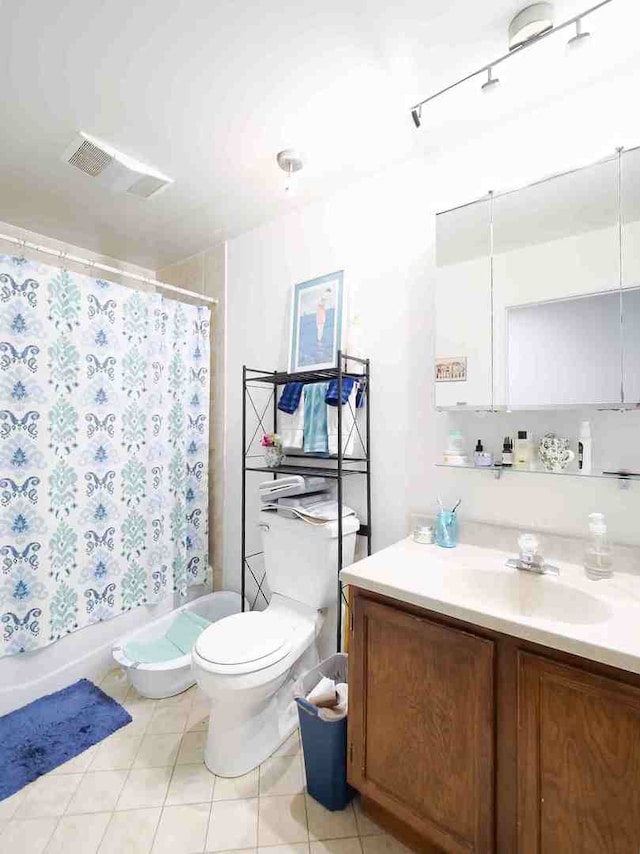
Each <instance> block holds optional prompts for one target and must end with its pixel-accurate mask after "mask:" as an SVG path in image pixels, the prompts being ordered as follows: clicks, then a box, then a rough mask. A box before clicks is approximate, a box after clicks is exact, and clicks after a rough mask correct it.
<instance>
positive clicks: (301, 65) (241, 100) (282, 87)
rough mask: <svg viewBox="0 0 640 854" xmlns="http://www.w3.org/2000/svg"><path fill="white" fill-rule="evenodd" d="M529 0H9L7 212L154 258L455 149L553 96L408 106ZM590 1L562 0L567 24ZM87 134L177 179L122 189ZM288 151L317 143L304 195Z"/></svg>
mask: <svg viewBox="0 0 640 854" xmlns="http://www.w3.org/2000/svg"><path fill="white" fill-rule="evenodd" d="M630 2H631V0H614V2H613V4H611V5H612V6H618V7H620V8H622V7H625V8H626V9H627V11H628V10H629V9H630V8H632V6H633V3H632V2H631V5H630ZM625 4H626V5H625ZM522 5H525V4H524V3H522V2H518V0H486V2H484V3H481V2H477V0H394V2H386V3H385V2H382V0H323V2H313V3H312V2H308V0H303V2H300V0H297V2H293V0H253V2H247V0H244V2H243V0H179V2H178V1H177V0H136V2H135V3H132V2H131V0H109V2H104V3H87V0H55V2H43V0H4V3H2V2H1V0H0V31H1V32H2V33H3V49H2V51H1V52H0V80H2V96H1V97H0V220H4V221H7V222H10V223H12V224H14V225H18V226H22V227H24V228H28V229H31V230H33V231H37V232H40V233H43V234H47V235H49V236H52V237H56V238H58V239H60V240H63V241H67V242H69V243H74V244H76V245H80V246H84V247H86V248H87V249H91V250H94V251H98V252H102V253H104V254H108V255H111V256H114V257H118V258H121V259H124V260H127V261H130V262H133V263H138V264H141V265H144V266H147V267H151V268H158V267H161V266H163V265H165V264H167V263H170V262H172V261H175V260H178V259H180V258H183V257H186V256H188V255H191V254H193V253H195V252H197V251H199V250H201V249H203V248H205V247H206V246H210V245H213V244H215V243H217V242H220V241H221V240H223V239H225V238H226V237H229V236H232V235H234V234H237V233H239V232H241V231H243V230H246V229H248V228H250V227H252V226H254V225H256V224H258V223H260V222H263V221H265V220H266V219H268V218H270V217H272V216H274V215H277V214H278V213H280V212H282V211H284V210H286V209H287V208H288V207H290V206H291V205H294V204H300V203H302V202H304V201H305V200H307V199H309V198H318V197H322V196H323V195H326V194H329V193H331V192H333V191H335V190H336V189H337V188H339V187H341V186H344V185H345V184H346V183H349V182H351V181H354V180H356V179H357V178H358V177H359V176H361V175H363V174H367V173H370V172H372V171H375V170H377V169H379V168H381V167H383V166H384V165H386V164H388V163H390V162H394V161H396V160H401V159H404V158H406V157H409V156H411V155H414V154H418V153H420V152H427V153H428V152H430V151H432V152H435V151H437V150H443V149H444V150H446V149H450V148H451V146H453V145H455V144H456V143H457V142H458V141H459V140H462V139H464V140H467V139H468V138H469V136H470V134H472V133H480V132H481V131H486V130H487V129H488V128H489V127H490V126H491V124H492V123H493V124H494V125H495V123H496V122H499V121H503V120H505V119H508V118H512V117H513V116H514V115H517V114H518V113H519V112H522V111H526V110H530V109H532V108H534V107H535V106H537V105H538V104H539V103H540V100H541V98H543V100H544V97H546V96H544V97H543V96H542V95H541V93H540V90H539V87H537V86H535V85H533V86H531V87H530V90H527V89H526V87H523V86H522V85H520V84H519V85H518V87H517V97H516V98H515V100H514V99H513V98H512V99H511V101H509V100H505V101H503V102H502V104H501V103H500V101H498V100H497V99H496V98H492V99H491V100H492V101H493V102H495V103H496V104H498V107H497V111H496V109H495V108H494V107H493V106H492V108H491V110H487V109H486V103H484V102H486V100H487V99H483V100H482V101H481V100H480V99H479V98H478V95H477V88H478V84H477V81H475V82H474V83H473V91H471V90H469V91H468V92H467V93H466V95H465V93H462V96H464V97H468V98H473V99H474V101H473V103H474V106H473V107H469V103H470V102H466V106H465V102H463V101H460V100H458V101H456V100H453V101H452V102H451V104H452V105H453V107H454V109H455V110H456V113H455V114H454V115H452V114H451V113H449V114H444V113H443V114H441V115H438V113H437V111H435V110H434V114H433V115H434V124H433V125H432V126H429V123H428V122H427V125H428V126H427V128H423V129H422V131H420V132H418V131H415V129H414V128H413V125H412V123H411V120H410V118H409V115H408V108H409V107H410V106H411V104H412V103H414V102H415V101H416V100H419V99H420V98H422V97H425V96H426V95H428V94H429V93H430V92H431V91H433V90H435V89H438V88H440V87H441V86H444V85H446V84H447V83H449V82H451V80H452V79H453V78H455V77H458V76H461V75H462V74H464V73H467V72H468V71H470V70H471V69H473V68H475V67H476V66H479V65H481V64H484V63H485V62H486V61H488V60H489V59H491V58H493V57H495V56H496V55H497V54H499V53H501V52H502V51H503V50H504V48H505V32H506V26H507V24H508V21H509V19H510V18H511V17H512V15H513V14H514V13H515V12H516V11H518V9H519V8H520V6H522ZM587 5H589V4H588V2H586V1H585V0H582V2H580V0H556V10H557V19H562V18H565V17H568V16H570V15H571V14H574V13H575V12H577V11H579V10H580V9H582V8H584V7H585V6H587ZM594 17H595V16H594ZM628 29H629V31H630V33H631V30H632V28H631V27H629V28H628ZM635 32H636V31H634V36H635ZM556 38H558V37H556ZM549 41H551V40H549ZM635 41H636V39H635V37H634V38H633V39H631V38H630V39H629V46H628V47H626V48H625V47H624V45H623V48H622V49H621V47H620V39H619V38H617V39H616V47H615V50H614V51H610V52H609V54H607V55H606V57H605V54H604V53H603V52H602V51H600V52H598V51H596V52H597V55H598V56H599V57H600V59H602V62H601V63H600V65H597V64H596V65H597V67H596V65H592V64H590V65H587V66H585V71H584V73H583V74H582V76H580V79H578V78H577V77H575V78H574V77H572V78H570V79H567V81H566V86H565V88H564V89H563V91H564V93H565V94H566V91H567V88H566V87H567V86H578V85H583V84H585V83H587V82H589V81H590V80H591V79H592V78H593V76H594V74H597V75H599V76H600V77H601V76H602V75H603V74H607V73H610V72H611V70H612V69H614V68H616V69H618V70H620V69H622V70H624V69H625V68H627V67H630V65H631V64H632V63H633V62H635V63H636V66H637V58H638V54H637V53H636V51H638V50H640V47H638V46H636V45H635V43H634V42H635ZM540 47H541V48H542V46H540ZM536 50H538V48H536V49H534V50H532V51H531V53H532V54H533V53H534V52H535V51H536ZM590 50H592V49H591V48H590ZM516 61H517V60H514V62H513V65H514V66H515V65H516ZM509 65H511V63H507V65H506V66H504V75H505V76H507V77H508V75H507V66H509ZM523 68H524V66H523ZM525 72H526V68H524V72H523V73H525ZM527 73H529V72H527ZM529 76H530V77H531V74H530V73H529ZM563 85H564V82H563ZM554 86H555V89H556V90H557V91H558V92H559V91H560V89H561V88H562V86H560V85H559V84H558V82H557V81H554ZM503 88H504V87H503ZM634 109H635V107H634ZM78 130H84V131H86V132H87V133H89V134H91V135H93V136H96V137H98V138H99V139H102V140H104V141H106V142H108V143H110V144H112V145H114V146H115V147H117V148H119V149H120V150H121V151H123V152H125V153H127V154H129V155H131V156H133V157H135V158H137V159H139V160H142V161H144V162H146V163H149V164H150V165H152V166H154V167H155V168H156V169H158V170H160V171H161V172H163V173H165V174H167V175H169V176H171V177H172V178H173V179H174V180H175V184H174V185H173V186H171V187H170V188H169V189H167V190H166V191H165V192H164V193H162V194H161V195H159V196H158V197H157V198H154V199H151V200H149V201H143V200H140V199H137V198H133V197H129V196H125V195H114V194H111V193H110V192H109V191H108V190H106V189H105V188H103V187H102V186H101V185H100V184H98V183H96V182H95V181H93V180H92V179H91V178H90V177H88V176H86V175H84V174H82V173H80V172H77V171H75V170H74V169H73V168H72V167H70V166H67V165H66V164H65V163H63V162H61V160H60V156H61V154H62V152H63V151H64V149H65V148H66V146H67V145H68V144H69V142H70V141H72V140H73V138H74V135H75V134H76V133H77V131H78ZM290 146H294V147H299V148H302V149H303V150H304V151H305V152H306V154H307V156H308V165H307V166H306V167H305V169H304V170H303V173H302V174H301V176H300V182H299V183H300V190H301V194H300V196H299V197H298V199H297V200H296V199H289V198H286V197H285V195H284V193H283V190H282V174H281V173H280V172H279V170H278V168H277V166H276V164H275V154H276V152H277V151H278V150H280V149H282V148H285V147H290Z"/></svg>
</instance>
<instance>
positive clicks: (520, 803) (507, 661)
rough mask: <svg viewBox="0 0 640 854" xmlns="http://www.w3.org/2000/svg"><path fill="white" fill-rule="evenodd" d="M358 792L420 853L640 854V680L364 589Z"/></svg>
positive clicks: (359, 614)
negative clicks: (639, 852)
mask: <svg viewBox="0 0 640 854" xmlns="http://www.w3.org/2000/svg"><path fill="white" fill-rule="evenodd" d="M350 599H351V619H350V641H349V643H350V646H349V653H350V657H349V661H350V664H349V748H348V776H349V782H350V783H351V784H352V785H353V786H354V787H355V788H356V789H358V790H359V792H360V793H361V795H362V797H363V805H364V808H365V811H367V812H369V814H370V815H371V816H372V817H373V818H374V819H376V820H378V821H379V822H380V823H381V824H383V825H384V826H386V827H387V828H388V829H389V830H390V831H391V832H392V833H394V834H395V835H397V836H399V837H400V838H401V839H402V840H403V841H405V842H406V843H407V844H409V845H411V846H412V847H413V848H414V849H415V850H416V851H420V852H455V854H458V852H478V854H483V852H494V851H495V852H499V854H534V853H535V854H604V852H606V854H637V852H638V851H640V677H638V676H636V675H635V674H632V673H627V672H625V671H620V670H617V669H614V668H610V667H607V666H605V665H601V664H598V663H595V662H590V661H587V660H585V659H580V658H577V657H575V656H571V655H568V654H566V653H562V652H556V651H554V650H551V649H547V648H546V647H540V646H538V645H536V644H533V643H529V642H527V641H523V640H520V639H517V638H513V637H510V636H507V635H503V634H500V633H498V632H494V631H491V630H488V629H484V628H481V627H476V626H473V625H469V624H467V623H462V622H460V621H458V620H454V619H452V618H449V617H446V616H443V615H440V614H436V613H433V612H430V611H424V610H422V609H419V608H416V607H414V606H412V605H405V604H404V603H400V602H397V601H395V600H391V599H386V598H385V597H381V596H379V595H377V594H374V593H369V592H366V591H364V590H360V589H357V588H353V587H352V588H350Z"/></svg>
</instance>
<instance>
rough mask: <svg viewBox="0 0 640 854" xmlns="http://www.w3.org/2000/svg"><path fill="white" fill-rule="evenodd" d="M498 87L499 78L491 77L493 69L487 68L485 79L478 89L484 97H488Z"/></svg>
mask: <svg viewBox="0 0 640 854" xmlns="http://www.w3.org/2000/svg"><path fill="white" fill-rule="evenodd" d="M499 85H500V80H499V78H498V77H493V68H491V67H489V68H488V69H487V79H486V80H485V81H484V83H483V84H482V86H481V87H480V88H481V89H482V91H483V92H484V94H485V95H489V94H491V93H492V92H495V91H496V89H497V88H498V86H499Z"/></svg>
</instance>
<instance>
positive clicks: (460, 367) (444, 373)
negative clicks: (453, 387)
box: [436, 356, 467, 383]
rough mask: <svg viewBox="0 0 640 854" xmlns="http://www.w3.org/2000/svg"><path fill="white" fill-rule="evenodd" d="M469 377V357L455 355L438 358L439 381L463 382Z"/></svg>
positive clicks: (437, 372) (437, 371)
mask: <svg viewBox="0 0 640 854" xmlns="http://www.w3.org/2000/svg"><path fill="white" fill-rule="evenodd" d="M466 379H467V357H466V356H453V357H447V358H437V359H436V382H437V383H463V382H465V381H466Z"/></svg>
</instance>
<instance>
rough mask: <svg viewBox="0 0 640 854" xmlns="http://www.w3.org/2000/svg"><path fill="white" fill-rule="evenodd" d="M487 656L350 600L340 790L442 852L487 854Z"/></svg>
mask: <svg viewBox="0 0 640 854" xmlns="http://www.w3.org/2000/svg"><path fill="white" fill-rule="evenodd" d="M493 647H494V645H493V642H492V641H489V640H485V639H483V638H480V637H476V636H474V635H471V634H468V633H466V632H463V631H460V630H458V629H452V628H448V627H447V626H443V625H440V624H439V623H435V622H431V621H430V620H427V619H424V618H420V617H416V616H413V615H412V614H409V613H406V612H405V611H402V610H399V609H396V608H394V607H389V606H387V605H382V604H379V603H377V602H374V601H372V600H370V599H367V598H366V597H363V596H355V599H354V624H353V636H352V646H351V654H350V666H349V669H350V677H349V678H350V693H349V738H350V749H349V779H350V782H351V783H352V785H354V786H355V787H356V788H357V789H358V790H359V791H360V792H361V793H362V794H363V795H365V796H366V797H369V798H371V799H372V800H374V801H375V802H376V803H378V804H379V805H380V806H381V807H383V808H384V809H386V810H388V811H389V812H390V813H392V814H393V815H394V816H396V817H397V818H399V819H400V820H401V821H403V822H405V823H406V824H408V825H409V826H410V827H412V828H413V829H415V830H416V831H417V832H418V833H420V834H422V836H423V837H425V838H426V839H427V840H429V841H430V842H431V843H433V844H434V845H436V846H439V847H440V848H441V849H443V850H444V851H447V852H470V851H473V852H489V851H492V850H493V799H494V794H493V792H494V767H493V766H494V748H493V737H494V697H493V656H494V649H493Z"/></svg>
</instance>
